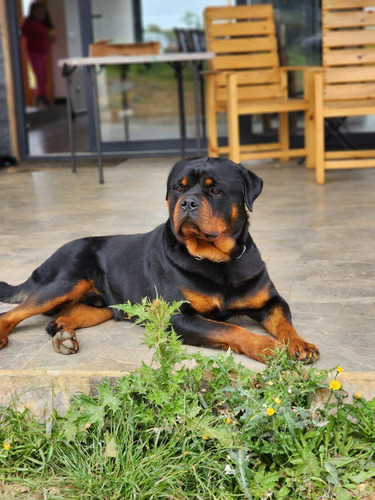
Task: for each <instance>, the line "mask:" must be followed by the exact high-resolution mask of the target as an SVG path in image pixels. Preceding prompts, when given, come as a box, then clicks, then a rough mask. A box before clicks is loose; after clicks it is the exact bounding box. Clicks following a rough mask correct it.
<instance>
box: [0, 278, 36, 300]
mask: <svg viewBox="0 0 375 500" xmlns="http://www.w3.org/2000/svg"><path fill="white" fill-rule="evenodd" d="M29 295H30V290H29V289H28V287H27V281H26V282H25V283H22V285H17V286H13V285H8V283H5V282H4V281H0V302H5V303H6V304H20V303H21V302H23V301H24V300H25V299H27V297H28V296H29Z"/></svg>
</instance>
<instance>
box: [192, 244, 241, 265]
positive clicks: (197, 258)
mask: <svg viewBox="0 0 375 500" xmlns="http://www.w3.org/2000/svg"><path fill="white" fill-rule="evenodd" d="M245 252H246V245H243V247H242V251H241V253H240V255H238V256H237V257H236V259H237V260H238V259H240V258H241V257H242V256H243V254H244V253H245ZM194 259H195V260H206V259H205V258H204V257H194ZM210 260H211V259H210ZM211 262H227V261H226V260H211Z"/></svg>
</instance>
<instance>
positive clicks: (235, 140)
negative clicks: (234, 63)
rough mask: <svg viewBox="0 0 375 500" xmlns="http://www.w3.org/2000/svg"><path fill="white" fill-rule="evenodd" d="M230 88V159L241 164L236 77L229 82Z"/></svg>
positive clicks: (228, 110)
mask: <svg viewBox="0 0 375 500" xmlns="http://www.w3.org/2000/svg"><path fill="white" fill-rule="evenodd" d="M227 87H228V103H227V120H228V142H229V159H230V160H232V161H233V162H234V163H240V161H241V155H240V133H239V123H238V121H239V120H238V104H237V89H236V75H230V76H229V77H228V80H227Z"/></svg>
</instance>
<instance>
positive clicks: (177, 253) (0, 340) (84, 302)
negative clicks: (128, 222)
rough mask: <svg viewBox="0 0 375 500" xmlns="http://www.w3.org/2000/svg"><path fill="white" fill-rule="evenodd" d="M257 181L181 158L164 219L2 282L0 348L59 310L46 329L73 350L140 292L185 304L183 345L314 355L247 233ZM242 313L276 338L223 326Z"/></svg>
mask: <svg viewBox="0 0 375 500" xmlns="http://www.w3.org/2000/svg"><path fill="white" fill-rule="evenodd" d="M262 186H263V182H262V180H261V179H260V178H259V177H258V176H257V175H255V174H254V173H252V172H250V171H248V170H247V169H245V168H244V167H243V166H242V165H241V164H235V163H233V162H231V161H229V160H226V159H218V158H190V159H184V160H181V161H179V162H177V163H176V164H175V165H174V167H173V169H172V171H171V173H170V174H169V177H168V183H167V202H168V208H169V219H168V220H167V222H166V223H164V224H162V225H160V226H158V227H157V228H156V229H154V230H153V231H151V232H149V233H145V234H132V235H116V236H93V237H87V238H81V239H78V240H75V241H72V242H70V243H67V244H66V245H64V246H62V247H61V248H59V249H58V250H57V251H56V252H55V253H54V254H53V255H52V256H51V257H50V258H49V259H47V260H46V261H45V262H44V263H43V264H42V265H41V266H40V267H38V268H37V269H36V270H35V271H34V272H33V273H32V275H31V276H30V278H29V279H28V280H27V281H25V282H24V283H23V284H21V285H18V286H11V285H9V284H7V283H4V282H2V283H0V301H2V302H6V303H16V304H19V305H18V306H17V307H15V308H13V309H12V310H10V311H8V312H6V313H4V314H3V315H1V316H0V348H3V347H5V346H6V345H7V342H8V334H9V333H10V332H11V331H12V330H13V328H14V327H15V326H16V325H17V324H18V323H20V322H21V321H23V320H24V319H26V318H28V317H30V316H33V315H35V314H42V313H43V314H53V315H56V316H57V319H54V320H53V321H51V322H50V323H49V324H48V325H47V332H48V333H50V334H51V335H52V337H53V339H52V343H53V347H54V349H55V351H56V352H59V353H62V354H74V353H76V352H77V351H78V347H79V345H78V341H77V337H76V329H78V328H85V327H89V326H94V325H98V324H100V323H103V322H104V321H107V320H109V319H111V318H113V319H116V320H120V319H124V318H123V316H122V315H121V313H120V312H119V311H117V310H116V309H114V308H111V305H114V304H119V303H123V302H126V301H128V300H129V301H131V302H132V303H140V302H141V300H142V298H144V297H146V296H147V297H149V298H150V299H154V298H155V295H156V291H157V293H158V295H159V296H161V297H162V298H163V299H164V300H165V301H167V302H171V301H174V300H177V301H180V300H183V301H185V302H184V303H183V305H182V307H181V310H180V312H181V314H176V315H175V316H174V317H173V318H172V321H171V323H172V325H173V327H174V329H175V331H176V332H177V334H178V335H179V336H180V337H181V338H182V340H183V342H184V343H186V344H190V345H195V346H212V347H219V348H224V349H225V348H228V347H230V348H231V349H232V350H233V351H235V352H237V353H244V354H246V355H247V356H249V357H250V358H253V359H256V360H258V361H261V362H264V357H265V355H269V354H272V352H273V351H274V350H275V348H277V347H279V346H281V345H283V344H285V345H287V346H288V349H289V350H290V352H291V353H292V355H293V357H294V358H295V359H299V360H304V361H307V362H310V361H313V360H316V359H318V357H319V351H318V349H317V347H315V345H313V344H311V343H309V342H306V341H305V340H303V339H302V338H301V337H299V335H298V334H297V332H296V330H295V329H294V327H293V325H292V320H291V313H290V309H289V306H288V304H287V303H286V302H285V300H284V299H283V298H282V297H281V296H280V295H279V294H278V292H277V291H276V289H275V286H274V284H273V283H272V281H271V280H270V278H269V276H268V273H267V270H266V266H265V264H264V262H263V261H262V259H261V256H260V253H259V251H258V249H257V247H256V246H255V243H254V242H253V239H252V237H251V236H250V234H249V230H248V213H247V210H246V207H247V208H248V210H249V211H252V208H253V202H254V200H255V199H256V198H257V197H258V196H259V195H260V193H261V191H262ZM235 315H247V316H249V317H250V318H251V319H253V320H255V321H257V322H258V323H260V324H261V325H262V326H263V327H264V328H265V330H267V331H268V332H269V333H271V334H272V335H273V337H275V338H272V337H270V336H266V335H256V334H254V333H252V332H250V331H249V330H247V329H245V328H243V327H241V326H237V325H234V324H230V323H227V322H226V321H227V320H228V319H229V318H230V317H231V316H235Z"/></svg>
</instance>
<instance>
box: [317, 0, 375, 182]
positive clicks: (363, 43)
mask: <svg viewBox="0 0 375 500" xmlns="http://www.w3.org/2000/svg"><path fill="white" fill-rule="evenodd" d="M322 31H323V36H322V39H323V67H322V69H320V70H318V71H316V73H315V85H314V86H315V120H316V131H315V137H312V138H311V141H314V140H315V164H316V181H317V183H318V184H323V183H324V181H325V171H326V170H328V169H342V168H360V167H375V149H373V150H358V149H349V150H344V151H328V152H327V151H326V150H325V149H326V148H325V127H324V120H325V119H328V122H329V120H330V119H331V120H332V119H333V118H343V117H348V116H365V115H375V0H322ZM312 161H313V162H314V159H312Z"/></svg>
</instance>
